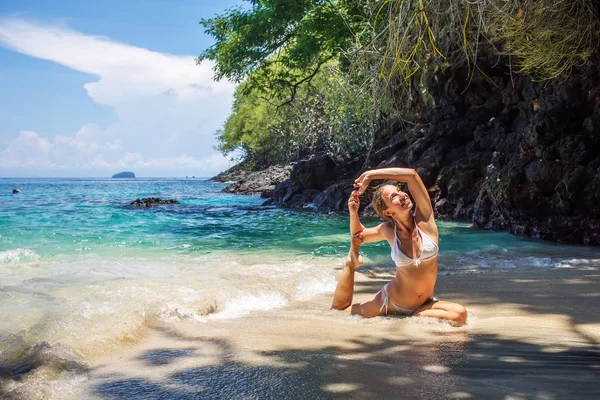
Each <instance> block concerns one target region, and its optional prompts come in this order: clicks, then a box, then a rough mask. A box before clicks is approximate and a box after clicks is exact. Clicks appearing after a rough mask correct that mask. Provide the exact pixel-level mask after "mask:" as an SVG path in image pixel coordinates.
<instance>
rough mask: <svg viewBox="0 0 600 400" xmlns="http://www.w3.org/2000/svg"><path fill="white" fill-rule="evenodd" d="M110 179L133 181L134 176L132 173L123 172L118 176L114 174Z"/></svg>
mask: <svg viewBox="0 0 600 400" xmlns="http://www.w3.org/2000/svg"><path fill="white" fill-rule="evenodd" d="M112 177H113V178H129V179H134V178H135V174H134V173H133V172H129V171H124V172H119V173H118V174H114V175H113V176H112Z"/></svg>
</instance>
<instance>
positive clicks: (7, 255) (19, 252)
mask: <svg viewBox="0 0 600 400" xmlns="http://www.w3.org/2000/svg"><path fill="white" fill-rule="evenodd" d="M39 259H40V256H39V255H38V254H37V253H36V252H35V251H33V250H29V249H20V248H19V249H12V250H5V251H0V264H15V263H18V262H34V261H38V260H39Z"/></svg>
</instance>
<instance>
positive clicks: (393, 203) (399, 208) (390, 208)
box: [383, 185, 413, 213]
mask: <svg viewBox="0 0 600 400" xmlns="http://www.w3.org/2000/svg"><path fill="white" fill-rule="evenodd" d="M383 200H384V201H385V204H386V205H387V210H386V211H387V212H390V213H401V212H406V211H410V210H411V209H412V206H413V203H412V201H411V200H410V196H409V195H408V193H406V192H403V191H401V190H400V189H398V187H397V186H394V185H387V186H386V187H385V189H383Z"/></svg>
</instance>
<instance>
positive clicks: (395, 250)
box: [392, 222, 439, 267]
mask: <svg viewBox="0 0 600 400" xmlns="http://www.w3.org/2000/svg"><path fill="white" fill-rule="evenodd" d="M415 224H416V222H415ZM417 232H418V233H419V234H420V235H421V243H422V244H423V250H422V251H421V255H420V256H419V257H417V258H416V259H414V258H410V257H409V256H407V255H406V254H404V253H403V252H402V250H400V240H399V239H398V235H397V234H396V225H394V245H393V246H392V260H394V262H395V263H396V266H397V267H401V266H403V265H408V264H414V265H415V267H419V264H421V261H426V260H429V259H431V258H433V257H436V256H437V255H438V253H439V247H438V245H437V243H435V242H434V241H433V240H432V239H431V238H430V237H429V236H427V235H426V234H425V232H423V231H422V230H421V229H420V228H419V227H418V226H417Z"/></svg>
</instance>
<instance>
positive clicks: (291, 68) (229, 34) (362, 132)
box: [198, 0, 600, 166]
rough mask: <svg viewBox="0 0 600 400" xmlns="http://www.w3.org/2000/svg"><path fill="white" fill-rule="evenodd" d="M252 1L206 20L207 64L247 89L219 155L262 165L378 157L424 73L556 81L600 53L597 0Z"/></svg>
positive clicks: (420, 88) (422, 84) (221, 136)
mask: <svg viewBox="0 0 600 400" xmlns="http://www.w3.org/2000/svg"><path fill="white" fill-rule="evenodd" d="M248 2H249V6H248V7H246V8H242V7H238V8H235V9H231V10H229V11H227V12H226V13H225V14H223V15H219V16H215V17H214V18H211V19H206V20H202V21H201V24H202V25H203V26H204V28H205V29H206V32H207V33H209V34H210V35H212V36H213V37H214V38H215V44H214V45H213V46H212V47H210V48H208V49H206V50H205V51H204V52H203V53H202V54H201V55H200V57H199V58H198V62H200V61H202V60H204V59H211V60H214V61H215V73H216V77H217V78H219V79H221V78H227V79H231V80H233V81H235V82H242V83H241V84H240V85H239V87H238V89H237V92H236V95H235V104H234V108H233V113H232V115H231V116H230V117H229V119H228V120H227V122H226V124H225V126H224V128H223V130H222V131H220V132H219V133H218V137H219V148H220V149H221V151H223V152H225V153H228V152H230V151H232V150H234V149H241V150H242V151H243V152H244V154H245V155H246V158H247V160H249V161H252V162H253V163H254V164H255V165H257V166H260V165H265V164H269V163H277V162H288V161H292V160H296V159H298V158H299V157H302V156H303V155H304V154H307V153H310V152H312V151H314V150H318V149H320V150H326V151H332V152H355V151H361V150H368V149H369V148H370V146H371V143H372V139H373V131H374V130H375V129H376V116H377V115H379V113H380V110H381V112H383V113H386V114H396V115H398V114H400V115H402V114H403V113H404V112H406V111H407V110H408V107H412V106H413V105H414V99H413V98H412V96H414V95H415V93H416V96H421V95H422V94H423V93H424V92H423V90H425V89H426V88H425V86H426V79H425V78H426V76H427V74H425V73H423V71H424V70H425V69H427V70H429V71H436V69H440V67H441V68H442V69H446V70H447V69H448V68H464V69H466V71H467V78H468V80H470V79H472V77H473V76H474V74H475V73H478V72H479V73H481V74H483V75H485V73H484V71H483V69H480V65H479V63H480V62H481V60H482V59H487V60H490V59H495V60H496V62H498V63H503V62H504V63H507V64H508V65H509V66H510V68H511V71H513V72H515V73H525V74H529V75H531V76H533V77H534V78H535V79H539V80H548V81H549V82H550V81H554V80H561V79H566V78H568V77H569V76H571V75H572V73H573V72H574V71H575V70H576V69H577V67H579V66H583V65H585V64H587V63H589V62H590V59H591V58H592V57H591V55H592V54H594V53H596V54H597V53H598V50H599V48H598V46H599V44H598V40H597V39H598V36H599V34H600V22H599V21H600V18H599V12H600V2H598V1H597V0H469V1H459V0H444V1H440V0H329V1H327V0H249V1H248ZM421 100H422V99H421ZM425 103H426V102H425Z"/></svg>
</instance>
